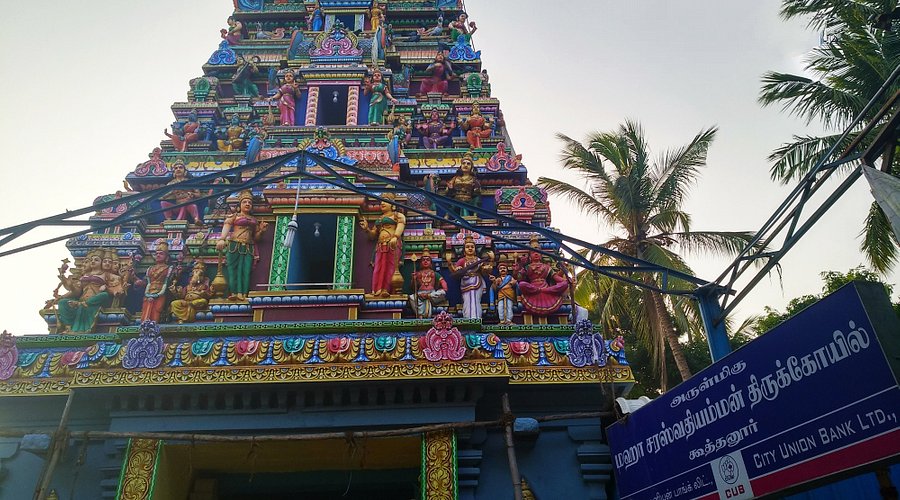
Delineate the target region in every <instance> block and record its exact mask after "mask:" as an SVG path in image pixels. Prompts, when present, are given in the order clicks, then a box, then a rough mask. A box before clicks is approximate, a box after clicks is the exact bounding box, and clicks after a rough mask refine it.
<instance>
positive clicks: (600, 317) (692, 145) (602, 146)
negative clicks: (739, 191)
mask: <svg viewBox="0 0 900 500" xmlns="http://www.w3.org/2000/svg"><path fill="white" fill-rule="evenodd" d="M715 135H716V128H715V127H711V128H708V129H705V130H701V131H700V132H699V133H697V134H696V135H695V136H694V137H693V138H692V139H691V141H690V142H689V143H688V144H686V145H684V146H681V147H679V148H675V149H671V150H668V151H665V152H663V154H661V155H653V154H651V150H650V146H649V144H648V141H647V139H646V137H645V136H644V130H643V129H642V128H641V126H640V124H638V123H637V122H633V121H626V122H625V123H624V124H622V125H620V126H619V127H618V128H617V129H616V130H613V131H611V132H596V133H593V134H591V135H590V136H589V137H588V138H587V140H585V141H584V142H583V143H582V142H579V141H576V140H574V139H572V138H570V137H567V136H565V135H562V134H559V135H558V137H559V139H560V140H562V141H563V142H564V144H565V145H564V147H563V150H562V152H561V158H562V163H563V167H564V168H565V169H567V170H570V171H573V172H575V173H577V174H578V175H580V176H581V178H582V180H583V181H584V183H585V184H586V185H587V187H586V189H582V188H581V187H578V186H575V185H572V184H569V183H566V182H563V181H559V180H556V179H550V178H546V177H541V178H540V179H539V180H538V184H539V185H540V186H541V187H543V188H544V189H546V190H547V191H548V192H549V193H551V194H555V195H559V196H562V197H563V198H565V199H567V200H569V201H571V202H572V203H574V204H575V205H577V206H578V207H579V208H580V209H581V210H582V212H584V214H585V215H586V216H587V217H588V218H590V219H594V220H596V221H597V222H599V223H602V224H603V225H604V226H606V228H607V229H608V230H609V232H610V233H611V234H612V235H613V236H612V238H611V239H609V240H608V241H606V242H604V243H601V245H602V246H604V247H605V248H609V249H612V250H616V251H618V252H620V253H622V254H625V255H628V256H631V257H637V258H640V259H643V260H646V261H649V262H653V263H655V264H659V265H662V266H665V267H667V268H670V269H675V270H678V271H681V272H683V273H685V274H693V271H691V269H690V267H689V266H688V265H687V263H686V262H685V260H684V258H683V257H682V254H686V253H692V252H693V253H698V254H699V253H702V254H709V253H713V254H727V255H734V254H736V253H737V252H738V251H739V250H741V249H742V248H743V247H744V245H745V244H746V243H747V242H748V241H749V240H750V238H751V235H750V234H749V233H745V232H723V231H720V232H713V231H693V230H692V229H691V217H690V214H688V213H687V212H685V211H684V202H685V199H686V198H687V195H688V192H689V190H690V188H691V187H692V186H693V185H694V184H695V183H696V182H697V179H698V178H699V176H700V168H701V167H703V166H705V165H706V155H707V152H708V151H709V147H710V144H712V141H713V139H714V138H715ZM584 255H585V257H586V258H588V259H589V260H591V261H592V262H593V263H595V264H597V265H598V266H630V265H632V264H631V263H630V262H623V261H620V260H617V259H614V258H612V257H610V256H608V255H605V254H602V253H599V252H592V251H585V252H584ZM633 278H634V279H639V280H644V282H645V283H647V284H648V285H653V286H657V287H659V286H661V277H660V276H653V275H650V274H643V275H641V274H635V275H634V276H633ZM668 285H669V287H670V289H674V290H679V289H682V290H691V289H693V287H694V285H693V284H691V283H685V282H683V280H679V279H677V278H673V277H669V278H668ZM575 298H576V301H577V302H578V303H579V304H581V305H582V306H584V307H586V308H587V309H588V310H589V311H590V312H591V315H592V318H595V320H596V321H597V322H598V323H599V324H601V325H602V327H603V328H604V329H605V330H606V331H616V330H618V329H622V330H625V331H628V332H631V333H632V334H633V335H634V336H636V338H637V342H638V343H640V344H641V345H642V346H643V347H644V348H646V349H647V354H648V356H649V358H648V359H647V360H646V362H644V363H643V364H642V367H643V366H650V367H652V370H653V371H654V372H655V373H656V374H657V377H661V380H662V386H663V387H664V386H665V385H666V384H665V381H666V377H665V375H666V367H667V366H669V367H671V366H676V365H677V366H678V368H679V370H678V374H679V376H680V377H679V378H682V379H684V378H686V377H689V376H690V374H691V373H692V372H691V371H690V369H689V366H688V364H689V362H688V361H686V360H684V359H683V358H684V356H683V354H682V353H681V347H680V343H679V337H680V336H681V334H686V335H687V336H688V339H696V338H703V335H702V332H703V326H702V322H701V320H700V314H699V311H698V309H697V304H696V302H694V301H692V300H689V299H688V298H686V297H681V296H675V295H666V296H663V295H662V294H660V293H658V292H655V291H650V290H646V289H642V288H638V287H635V286H633V285H630V284H627V283H624V282H622V281H618V280H615V279H613V278H610V277H609V276H606V275H600V274H593V273H587V272H582V273H581V274H580V275H579V279H578V285H577V288H576V290H575ZM629 340H630V339H629ZM668 351H674V356H673V358H672V359H673V361H674V363H672V362H667V358H666V354H665V353H666V352H668ZM669 355H670V356H671V355H672V353H670V354H669ZM676 380H677V378H676Z"/></svg>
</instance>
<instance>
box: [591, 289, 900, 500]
mask: <svg viewBox="0 0 900 500" xmlns="http://www.w3.org/2000/svg"><path fill="white" fill-rule="evenodd" d="M898 332H900V320H898V319H897V317H896V315H895V314H894V312H893V310H892V309H891V307H890V302H889V300H888V298H887V296H886V295H885V293H884V290H883V287H881V285H877V284H871V283H860V282H855V283H851V284H849V285H847V286H845V287H843V288H841V289H840V290H838V291H836V292H835V293H833V294H831V295H829V296H828V297H826V298H824V299H822V300H821V301H819V302H818V303H816V304H814V305H812V306H810V307H809V308H807V309H805V310H804V311H802V312H801V313H799V314H797V315H796V316H794V317H793V318H791V319H789V320H787V321H786V322H784V323H782V324H781V325H779V326H778V327H776V328H774V329H773V330H771V331H770V332H768V333H766V334H764V335H762V336H761V337H760V338H758V339H756V340H754V341H752V342H750V343H749V344H747V345H746V346H744V347H742V348H741V349H739V350H737V351H735V352H734V353H732V354H730V355H728V356H726V357H725V358H723V359H721V360H719V361H718V362H716V363H714V364H713V365H711V366H709V367H708V368H706V369H705V370H703V371H702V372H700V373H698V374H697V375H695V376H693V377H692V378H690V379H689V380H687V381H686V382H684V383H682V384H681V385H679V386H678V387H676V388H675V389H673V390H672V391H669V392H667V393H666V394H664V395H662V396H661V397H659V398H657V399H656V400H654V401H653V402H651V403H649V404H648V405H646V406H644V407H643V408H641V409H640V410H638V411H636V412H634V413H632V414H630V415H628V416H627V417H626V418H624V419H622V420H620V421H618V422H616V423H615V424H613V425H611V426H610V427H609V428H608V429H607V434H608V438H609V443H610V446H611V447H612V449H613V464H614V466H615V471H616V478H617V484H618V487H619V493H620V495H621V498H622V499H623V500H631V499H654V500H666V499H668V500H682V499H692V498H703V499H714V498H722V499H734V500H738V499H743V498H754V497H757V496H761V495H766V494H770V493H775V492H778V491H783V490H786V489H789V488H793V487H795V486H798V485H800V484H803V483H807V482H810V481H815V480H818V479H821V478H824V477H827V476H831V475H835V474H839V473H842V472H846V471H849V470H852V469H855V468H858V467H862V466H865V465H867V464H872V463H875V462H879V461H882V460H886V459H890V458H892V457H897V456H900V423H898V418H900V387H898V374H900V335H898Z"/></svg>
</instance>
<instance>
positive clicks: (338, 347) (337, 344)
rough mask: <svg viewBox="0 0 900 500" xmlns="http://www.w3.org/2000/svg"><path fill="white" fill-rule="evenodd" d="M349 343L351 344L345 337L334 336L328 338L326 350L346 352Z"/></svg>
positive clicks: (336, 352) (338, 352) (337, 352)
mask: <svg viewBox="0 0 900 500" xmlns="http://www.w3.org/2000/svg"><path fill="white" fill-rule="evenodd" d="M351 345H353V344H352V342H350V339H349V338H347V337H335V338H333V339H329V340H328V350H329V351H331V352H333V353H335V354H340V353H342V352H346V351H347V350H348V349H350V346H351Z"/></svg>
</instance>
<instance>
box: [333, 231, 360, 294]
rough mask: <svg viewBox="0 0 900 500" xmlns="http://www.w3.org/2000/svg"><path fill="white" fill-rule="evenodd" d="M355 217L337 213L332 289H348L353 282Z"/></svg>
mask: <svg viewBox="0 0 900 500" xmlns="http://www.w3.org/2000/svg"><path fill="white" fill-rule="evenodd" d="M355 223H356V217H355V216H353V215H338V218H337V238H335V243H334V279H333V280H332V281H334V289H335V290H348V289H349V288H350V286H351V283H352V282H353V239H354V235H355V234H356V231H354V228H355Z"/></svg>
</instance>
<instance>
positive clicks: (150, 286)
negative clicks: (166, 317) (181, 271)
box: [135, 240, 173, 323]
mask: <svg viewBox="0 0 900 500" xmlns="http://www.w3.org/2000/svg"><path fill="white" fill-rule="evenodd" d="M153 257H154V259H155V260H156V263H155V264H153V265H152V266H150V268H149V269H147V276H146V277H145V278H144V279H143V280H139V281H138V282H137V283H135V285H137V286H144V287H145V288H144V302H143V305H142V306H141V321H142V322H143V321H156V322H157V323H159V320H160V317H161V316H162V312H163V311H164V310H165V309H166V299H167V297H166V293H168V291H169V280H171V279H172V272H173V266H171V265H170V264H169V244H168V243H166V242H165V241H164V240H163V241H160V242H159V243H157V244H156V250H155V251H154V253H153Z"/></svg>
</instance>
